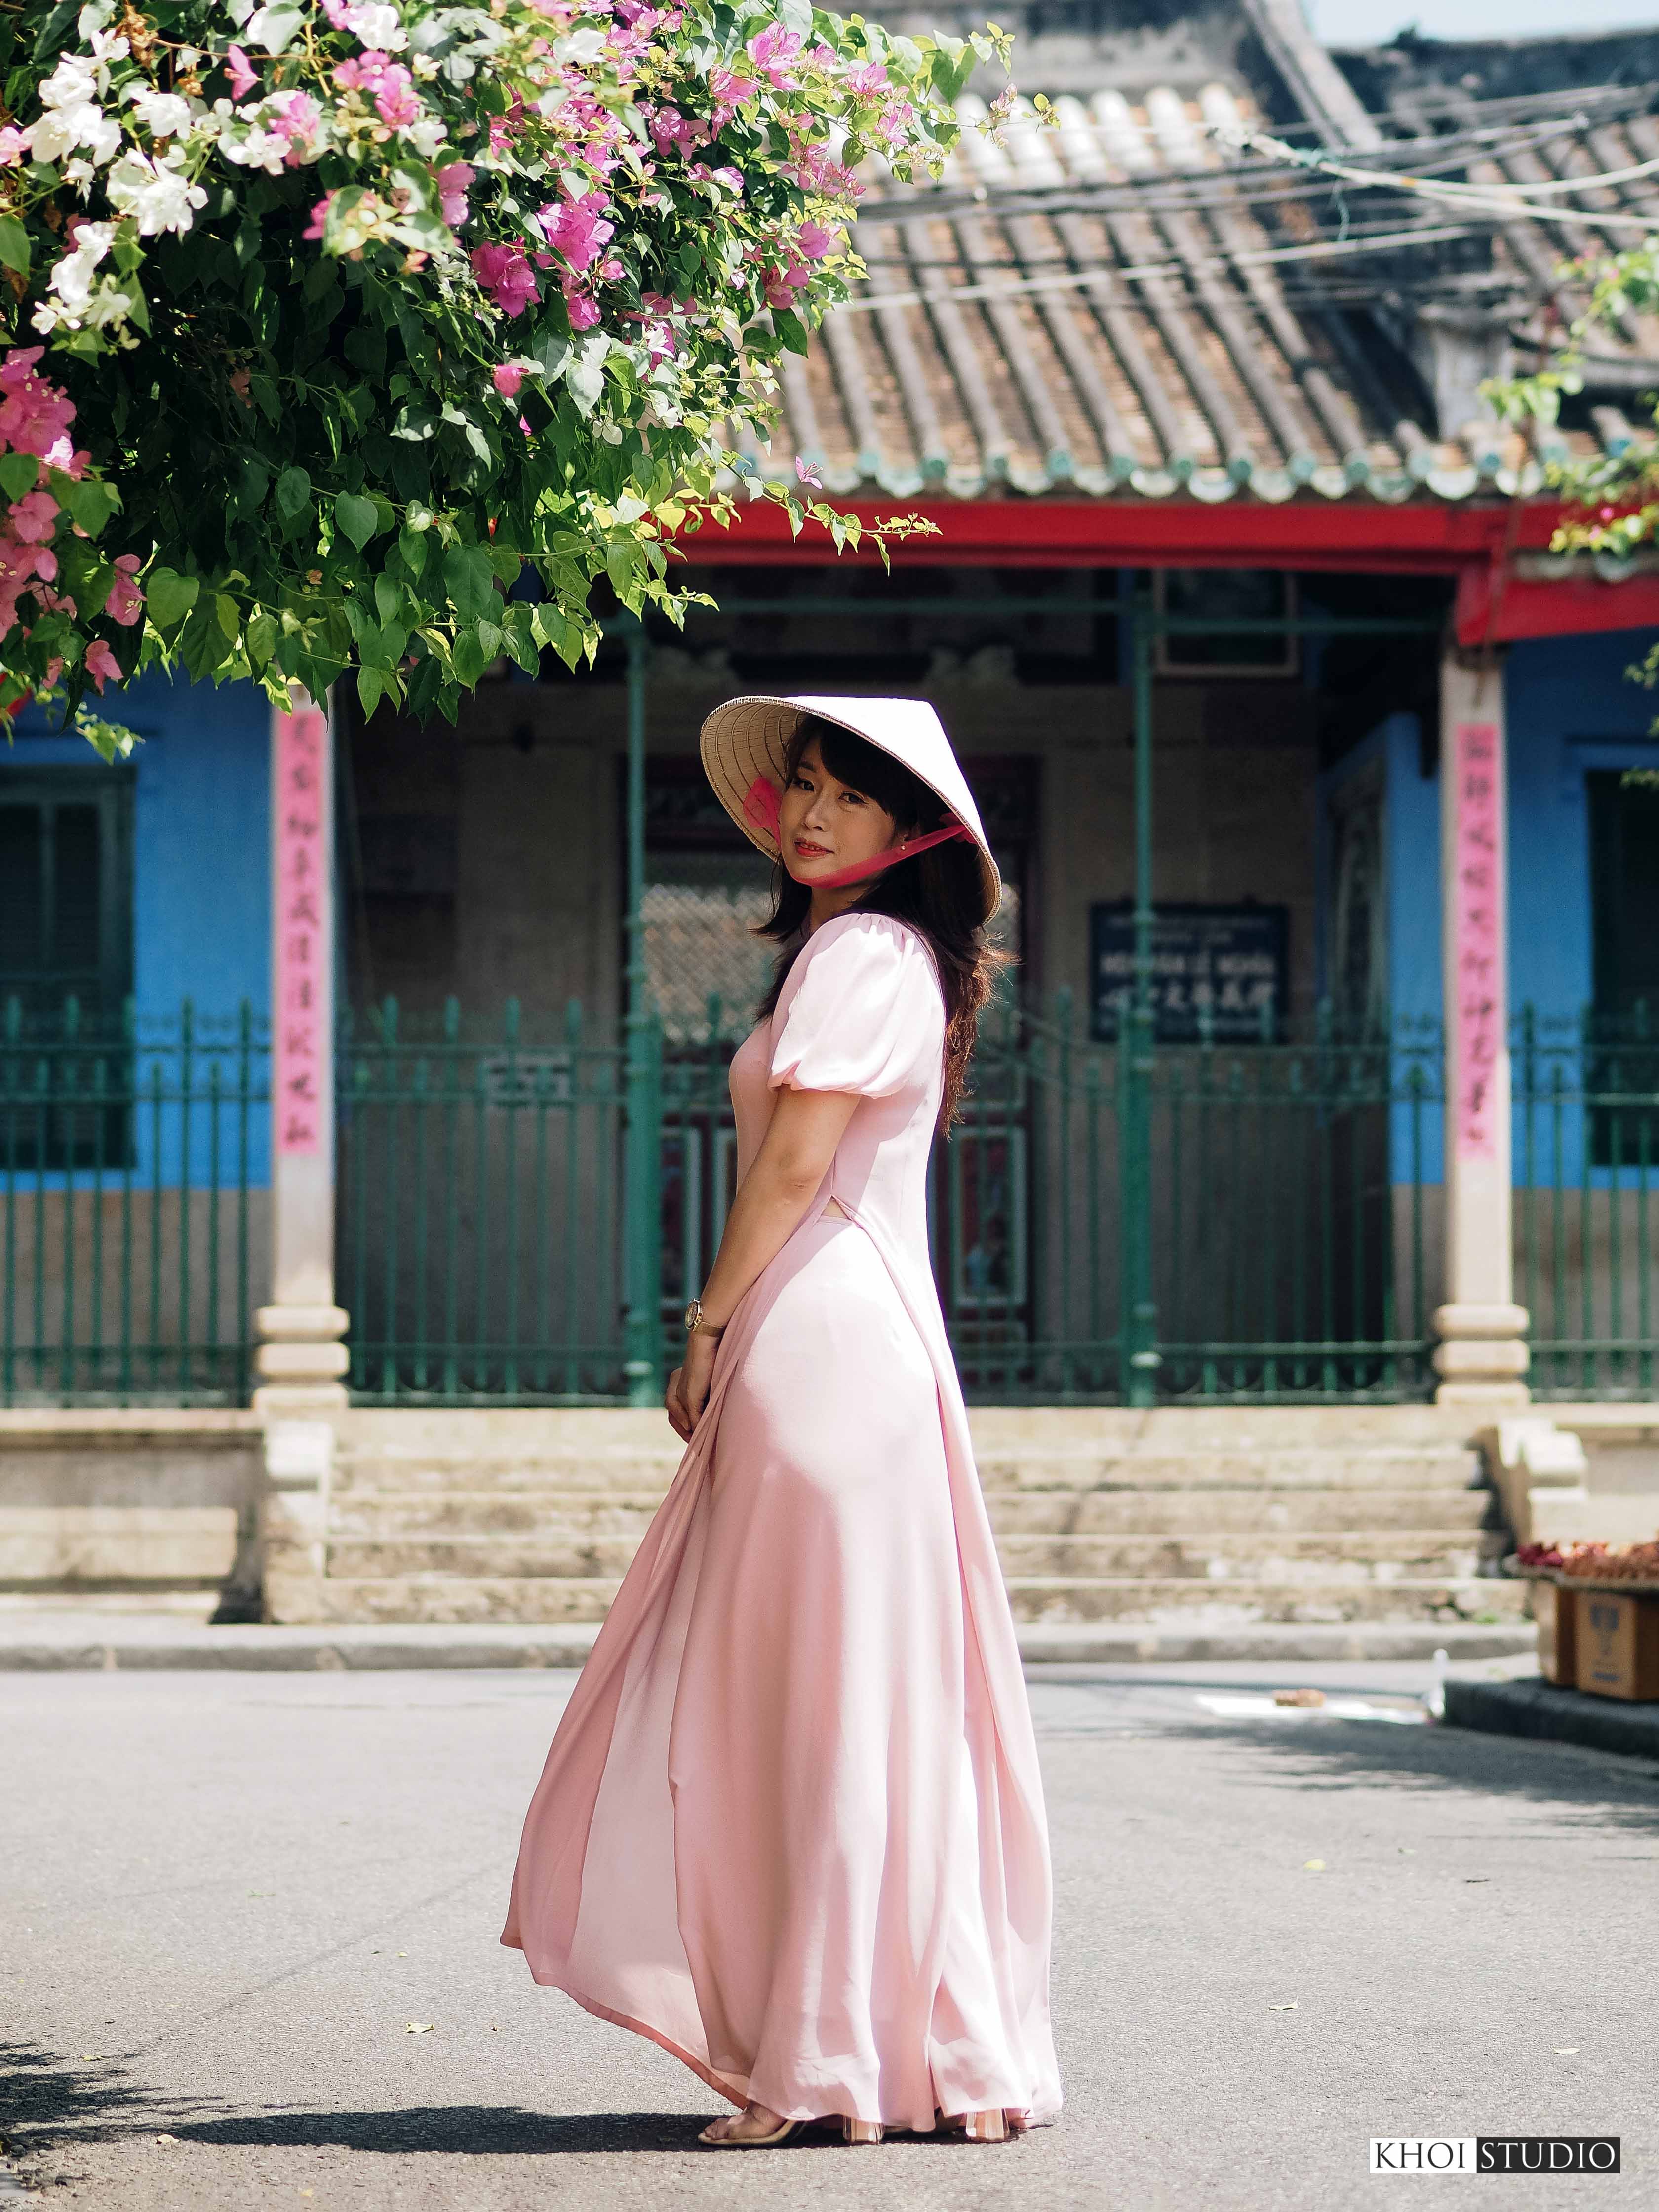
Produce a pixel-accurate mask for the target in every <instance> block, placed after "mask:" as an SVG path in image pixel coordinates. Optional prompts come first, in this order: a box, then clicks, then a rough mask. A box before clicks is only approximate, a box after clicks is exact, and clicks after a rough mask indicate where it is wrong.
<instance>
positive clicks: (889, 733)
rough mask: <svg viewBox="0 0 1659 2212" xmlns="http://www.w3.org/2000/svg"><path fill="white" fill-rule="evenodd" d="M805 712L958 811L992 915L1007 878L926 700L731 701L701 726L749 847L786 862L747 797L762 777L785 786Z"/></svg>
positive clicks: (721, 790) (712, 768) (720, 794)
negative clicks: (862, 741) (898, 766)
mask: <svg viewBox="0 0 1659 2212" xmlns="http://www.w3.org/2000/svg"><path fill="white" fill-rule="evenodd" d="M805 714H817V715H818V716H820V717H821V718H822V719H823V720H824V721H826V722H836V723H838V724H839V725H840V726H841V727H842V729H843V730H850V731H852V732H853V733H854V736H855V737H860V738H868V739H869V741H870V743H871V744H872V745H879V746H880V748H881V750H883V752H884V753H890V754H891V755H892V756H893V758H894V759H895V760H896V761H900V762H902V763H903V765H904V766H905V767H906V768H908V769H909V771H910V773H911V775H914V776H915V777H917V778H918V779H919V780H920V781H921V782H923V783H925V784H926V785H927V788H928V789H929V791H931V792H932V793H933V794H934V796H935V797H936V798H937V799H939V802H940V803H941V805H943V806H944V807H945V810H946V811H947V812H949V813H950V814H951V815H953V816H954V817H955V818H956V820H957V822H959V823H961V824H962V826H963V829H965V830H966V831H967V832H968V835H969V837H970V838H971V839H972V840H973V842H974V844H975V846H976V847H977V848H978V859H979V872H980V878H981V884H982V886H983V890H984V902H985V911H984V913H983V914H982V915H981V917H980V919H981V921H989V920H990V919H991V916H992V915H994V913H995V912H996V910H997V907H998V905H999V903H1000V900H1001V897H1002V878H1001V877H1000V875H999V874H998V873H997V864H996V862H995V861H994V860H993V859H992V857H991V848H990V846H989V845H988V844H987V842H986V836H985V829H984V825H983V824H982V823H981V821H980V818H979V809H978V807H977V806H975V804H974V794H973V793H972V792H971V791H970V790H969V788H968V779H967V777H966V776H965V775H963V772H962V768H961V765H960V763H958V761H957V757H956V755H955V753H954V752H953V751H952V750H951V740H950V739H949V738H947V737H946V736H945V726H944V724H943V723H942V722H941V721H940V720H939V716H938V715H937V714H935V713H934V711H933V708H932V707H931V706H930V705H929V704H928V702H927V700H926V699H821V698H808V697H805V696H798V697H793V698H787V699H775V698H770V697H767V696H750V697H746V698H742V699H728V700H727V701H726V703H725V705H724V706H721V707H716V708H715V709H714V713H713V714H711V715H710V716H709V717H708V720H707V721H706V722H705V723H704V724H703V726H702V764H703V767H704V769H705V770H706V771H707V772H708V781H709V782H710V783H711V784H712V785H713V786H714V794H715V796H716V798H717V799H719V800H720V805H722V806H723V807H724V808H725V809H726V812H727V813H728V814H729V815H730V816H731V817H732V820H733V821H734V822H735V823H737V825H738V829H741V830H742V832H743V834H744V836H745V837H747V838H748V840H749V842H750V844H751V845H755V846H757V847H758V848H759V849H760V850H761V851H762V852H763V853H764V854H766V856H767V858H768V859H769V860H781V858H782V854H781V851H780V849H779V846H778V841H777V839H776V837H775V836H774V835H773V834H772V832H771V830H770V829H768V828H767V827H766V825H765V824H764V823H763V822H762V821H759V820H757V818H756V815H755V811H754V810H753V809H752V808H751V807H750V805H748V804H747V803H746V802H747V800H748V795H749V790H750V786H751V785H752V784H753V782H754V781H755V779H756V778H757V776H760V777H763V778H764V779H765V780H766V781H768V782H769V783H770V784H771V785H772V786H773V787H774V788H775V789H776V790H778V791H780V792H781V790H782V788H783V780H784V775H785V772H786V770H787V764H788V755H789V741H790V739H791V738H793V736H794V734H795V732H796V729H797V728H798V726H799V723H800V720H801V717H802V716H803V715H805Z"/></svg>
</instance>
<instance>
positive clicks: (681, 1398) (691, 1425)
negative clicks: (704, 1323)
mask: <svg viewBox="0 0 1659 2212" xmlns="http://www.w3.org/2000/svg"><path fill="white" fill-rule="evenodd" d="M719 1343H720V1339H719V1338H718V1337H716V1336H713V1335H710V1334H708V1332H707V1331H706V1330H703V1329H695V1330H694V1331H693V1332H692V1334H691V1335H690V1337H689V1338H688V1339H687V1340H686V1346H685V1364H684V1366H682V1367H677V1368H676V1369H675V1370H674V1371H673V1373H672V1374H671V1376H669V1378H668V1388H667V1389H666V1390H665V1392H664V1394H663V1403H664V1404H665V1406H666V1407H667V1408H668V1418H669V1419H670V1420H671V1422H672V1423H673V1425H674V1433H675V1435H676V1436H678V1437H680V1438H681V1439H682V1440H683V1441H684V1442H686V1443H689V1442H690V1437H691V1432H692V1431H693V1430H694V1429H695V1428H696V1425H697V1423H698V1421H699V1419H701V1418H702V1409H703V1407H705V1406H706V1405H707V1404H708V1385H709V1381H710V1379H711V1377H712V1376H713V1375H714V1353H715V1351H716V1349H717V1347H718V1346H719Z"/></svg>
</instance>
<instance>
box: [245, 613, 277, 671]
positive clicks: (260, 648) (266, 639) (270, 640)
mask: <svg viewBox="0 0 1659 2212" xmlns="http://www.w3.org/2000/svg"><path fill="white" fill-rule="evenodd" d="M244 642H245V643H246V647H247V657H248V659H250V660H251V661H252V663H253V665H254V666H255V667H256V668H263V667H264V665H265V663H266V661H268V660H269V659H270V656H271V654H272V653H274V652H275V651H276V617H275V616H274V615H272V614H270V613H268V612H267V611H266V610H265V609H264V607H261V608H260V610H259V611H258V614H257V615H255V616H254V617H253V619H252V622H250V623H249V624H248V626H247V635H246V639H245V641H244Z"/></svg>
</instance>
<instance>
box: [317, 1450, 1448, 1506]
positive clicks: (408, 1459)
mask: <svg viewBox="0 0 1659 2212" xmlns="http://www.w3.org/2000/svg"><path fill="white" fill-rule="evenodd" d="M679 1461H680V1455H679V1454H678V1452H677V1451H655V1452H641V1451H616V1452H607V1453H580V1452H556V1451H546V1452H508V1451H499V1450H483V1449H478V1450H474V1451H462V1452H454V1453H440V1452H431V1451H427V1452H416V1451H407V1452H404V1451H399V1452H397V1453H387V1452H365V1451H362V1450H360V1449H342V1450H341V1451H340V1452H339V1453H338V1454H337V1457H336V1461H335V1467H334V1475H333V1482H334V1487H335V1489H336V1490H337V1491H338V1492H342V1493H344V1492H393V1493H398V1494H407V1493H408V1492H413V1491H432V1492H445V1491H452V1490H457V1491H471V1492H480V1491H525V1490H531V1491H534V1490H580V1491H597V1492H606V1491H622V1492H641V1491H654V1492H656V1493H657V1494H658V1495H659V1496H660V1495H661V1493H662V1492H663V1491H665V1489H666V1488H667V1486H668V1485H669V1483H670V1482H671V1480H673V1476H674V1474H675V1470H676V1469H677V1468H678V1466H679ZM977 1463H978V1467H979V1474H980V1480H981V1483H983V1485H984V1486H985V1487H986V1489H987V1490H1020V1491H1036V1492H1043V1491H1055V1492H1075V1491H1139V1490H1177V1491H1184V1490H1193V1491H1218V1492H1225V1491H1249V1492H1255V1491H1261V1490H1265V1489H1275V1490H1343V1491H1353V1490H1358V1491H1370V1490H1379V1491H1400V1490H1435V1491H1445V1490H1468V1489H1474V1488H1478V1487H1480V1486H1481V1485H1482V1484H1483V1482H1484V1479H1485V1478H1484V1473H1483V1470H1482V1468H1481V1466H1480V1458H1479V1455H1478V1454H1476V1453H1474V1452H1473V1451H1469V1450H1467V1449H1462V1447H1453V1448H1448V1449H1443V1450H1438V1449H1437V1450H1432V1451H1419V1450H1417V1449H1408V1450H1405V1451H1383V1450H1370V1449H1363V1450H1358V1451H1350V1452H1334V1451H1296V1450H1282V1451H1262V1452H1181V1453H1176V1454H1158V1453H1140V1452H1132V1453H1123V1454H1120V1455H1116V1456H1114V1457H1110V1458H1107V1457H1103V1456H1102V1455H1099V1454H1097V1453H1085V1452H1054V1453H1048V1454H1036V1453H1027V1454H1023V1455H1020V1456H1019V1457H1018V1458H1012V1457H1009V1456H1006V1455H1002V1454H999V1453H987V1454H984V1455H981V1456H980V1457H979V1459H978V1462H977Z"/></svg>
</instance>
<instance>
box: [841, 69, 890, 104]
mask: <svg viewBox="0 0 1659 2212" xmlns="http://www.w3.org/2000/svg"><path fill="white" fill-rule="evenodd" d="M842 83H843V84H844V85H845V86H846V88H847V89H848V92H850V93H852V94H854V96H855V97H856V98H857V99H860V100H876V99H878V98H879V97H880V95H881V94H883V93H884V92H885V91H886V89H887V71H886V70H884V68H883V67H882V64H880V63H879V62H864V63H861V64H860V66H859V67H858V68H857V69H855V70H848V72H847V74H846V76H844V77H843V78H842Z"/></svg>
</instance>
